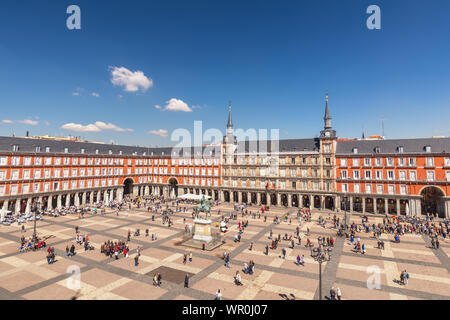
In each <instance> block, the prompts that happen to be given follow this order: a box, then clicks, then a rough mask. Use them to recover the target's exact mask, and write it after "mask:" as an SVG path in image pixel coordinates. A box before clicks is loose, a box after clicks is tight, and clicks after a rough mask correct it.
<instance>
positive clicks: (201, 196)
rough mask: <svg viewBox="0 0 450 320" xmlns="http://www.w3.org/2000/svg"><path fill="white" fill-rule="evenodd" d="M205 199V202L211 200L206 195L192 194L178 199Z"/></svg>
mask: <svg viewBox="0 0 450 320" xmlns="http://www.w3.org/2000/svg"><path fill="white" fill-rule="evenodd" d="M203 197H205V200H209V199H211V197H210V196H207V195H206V194H191V193H187V194H183V195H181V196H179V197H178V199H181V200H197V201H201V200H202V198H203Z"/></svg>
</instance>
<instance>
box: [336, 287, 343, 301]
mask: <svg viewBox="0 0 450 320" xmlns="http://www.w3.org/2000/svg"><path fill="white" fill-rule="evenodd" d="M336 294H337V298H338V300H341V297H342V295H341V289H340V288H339V287H338V288H337V289H336Z"/></svg>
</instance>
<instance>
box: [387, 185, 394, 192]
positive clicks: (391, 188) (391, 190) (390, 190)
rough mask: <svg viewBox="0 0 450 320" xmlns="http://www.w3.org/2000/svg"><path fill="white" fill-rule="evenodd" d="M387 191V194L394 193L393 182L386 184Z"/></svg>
mask: <svg viewBox="0 0 450 320" xmlns="http://www.w3.org/2000/svg"><path fill="white" fill-rule="evenodd" d="M388 193H389V194H394V193H395V186H394V185H393V184H390V185H388Z"/></svg>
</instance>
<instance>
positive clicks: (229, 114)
mask: <svg viewBox="0 0 450 320" xmlns="http://www.w3.org/2000/svg"><path fill="white" fill-rule="evenodd" d="M231 128H233V122H232V121H231V102H230V105H229V106H228V123H227V129H231Z"/></svg>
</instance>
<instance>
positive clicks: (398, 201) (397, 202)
mask: <svg viewBox="0 0 450 320" xmlns="http://www.w3.org/2000/svg"><path fill="white" fill-rule="evenodd" d="M395 209H396V210H397V215H398V216H399V215H400V199H395Z"/></svg>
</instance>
